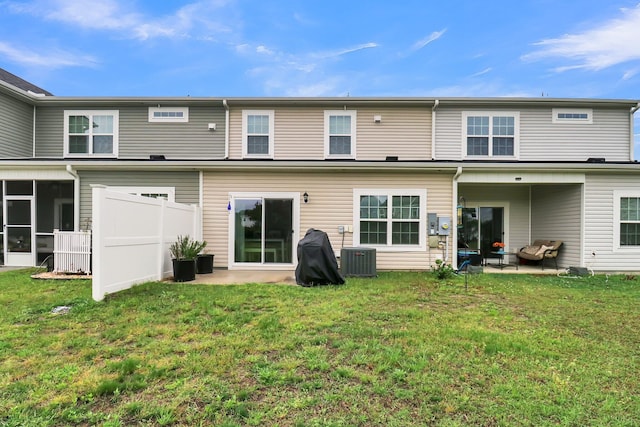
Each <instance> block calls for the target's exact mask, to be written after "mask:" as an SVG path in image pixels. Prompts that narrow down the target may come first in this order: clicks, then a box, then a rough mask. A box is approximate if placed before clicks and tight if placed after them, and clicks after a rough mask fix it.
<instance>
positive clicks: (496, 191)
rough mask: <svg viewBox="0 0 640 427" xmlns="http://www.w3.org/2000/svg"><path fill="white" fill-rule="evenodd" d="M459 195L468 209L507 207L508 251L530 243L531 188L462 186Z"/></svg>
mask: <svg viewBox="0 0 640 427" xmlns="http://www.w3.org/2000/svg"><path fill="white" fill-rule="evenodd" d="M458 195H459V196H460V197H463V198H464V205H465V206H466V207H468V208H474V207H494V206H497V207H499V206H505V208H506V210H507V212H505V214H508V217H507V218H505V219H506V220H507V221H508V223H506V224H505V226H506V228H507V229H506V230H505V232H506V233H508V234H507V236H508V237H507V240H506V241H505V242H504V243H505V244H506V248H507V250H510V251H515V250H516V249H518V248H521V247H522V246H524V245H526V244H527V242H528V241H529V187H528V186H521V185H495V184H482V185H473V184H460V186H459V187H458Z"/></svg>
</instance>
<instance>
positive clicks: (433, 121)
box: [431, 99, 440, 160]
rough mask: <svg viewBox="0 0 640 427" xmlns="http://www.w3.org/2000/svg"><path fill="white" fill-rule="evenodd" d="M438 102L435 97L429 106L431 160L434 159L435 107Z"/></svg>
mask: <svg viewBox="0 0 640 427" xmlns="http://www.w3.org/2000/svg"><path fill="white" fill-rule="evenodd" d="M439 104H440V100H439V99H436V100H435V101H434V102H433V107H432V108H431V160H435V159H436V109H437V108H438V105H439Z"/></svg>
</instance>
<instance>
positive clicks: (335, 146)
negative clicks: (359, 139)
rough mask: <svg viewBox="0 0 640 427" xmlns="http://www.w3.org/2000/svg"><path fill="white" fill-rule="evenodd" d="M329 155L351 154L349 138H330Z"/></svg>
mask: <svg viewBox="0 0 640 427" xmlns="http://www.w3.org/2000/svg"><path fill="white" fill-rule="evenodd" d="M329 154H351V137H350V136H330V137H329Z"/></svg>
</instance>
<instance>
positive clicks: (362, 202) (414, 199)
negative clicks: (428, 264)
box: [354, 189, 427, 250]
mask: <svg viewBox="0 0 640 427" xmlns="http://www.w3.org/2000/svg"><path fill="white" fill-rule="evenodd" d="M426 199H427V194H426V191H425V190H416V189H407V190H402V189H398V190H354V205H355V206H354V212H357V214H356V215H355V218H354V222H355V224H357V225H356V227H355V233H354V242H357V243H358V244H359V245H368V246H385V247H387V248H396V249H403V250H412V249H415V250H418V249H423V248H424V246H425V241H426V237H425V233H426V230H427V227H426V206H425V203H426Z"/></svg>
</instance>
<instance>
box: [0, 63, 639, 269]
mask: <svg viewBox="0 0 640 427" xmlns="http://www.w3.org/2000/svg"><path fill="white" fill-rule="evenodd" d="M2 76H3V74H2V73H0V78H2ZM14 77H15V76H14ZM3 80H4V81H0V157H1V159H0V179H2V182H3V186H2V190H3V193H2V194H3V218H4V225H5V227H4V233H3V236H2V239H1V240H2V243H3V245H4V246H3V247H2V251H1V252H2V253H3V254H4V255H5V262H6V263H7V264H14V265H32V264H36V263H38V262H40V261H41V260H42V259H43V257H46V255H47V254H48V253H49V252H50V247H51V244H50V242H51V240H52V237H51V236H52V231H53V229H54V228H62V229H65V228H71V229H76V230H78V229H84V228H87V227H90V224H88V221H87V219H88V218H90V217H91V193H90V185H91V184H103V185H107V186H109V187H114V188H115V187H117V188H119V189H120V190H121V191H127V192H135V193H138V194H145V195H150V196H157V195H163V196H164V197H167V198H169V199H171V200H175V201H177V202H182V203H188V204H199V205H201V206H202V208H203V236H204V238H205V239H206V240H207V241H208V243H209V246H208V247H209V248H210V249H211V250H212V251H213V252H214V253H215V255H216V257H215V262H216V267H222V268H231V269H252V268H254V269H293V268H294V267H295V265H296V263H297V259H296V245H297V242H298V240H299V239H300V238H301V237H302V236H303V235H304V233H305V232H306V230H307V229H309V228H318V229H321V230H324V231H326V232H327V233H328V234H329V237H330V239H331V242H332V244H333V247H334V250H336V252H339V250H340V248H342V247H351V246H364V247H374V248H376V250H377V251H376V252H377V254H376V256H377V267H378V269H428V268H430V266H431V265H433V263H434V262H435V260H436V259H437V258H441V257H444V258H445V259H446V260H447V261H448V262H451V263H453V264H455V263H456V261H457V260H456V256H455V254H456V248H457V247H458V246H460V247H462V245H463V243H464V244H466V245H468V246H470V247H475V248H478V249H481V250H483V251H484V252H485V253H486V252H489V251H490V249H489V248H490V246H491V244H492V243H493V242H495V241H501V242H504V243H505V245H506V247H507V250H511V251H513V250H516V249H517V248H519V247H521V246H524V245H526V244H527V243H530V242H532V241H533V240H535V239H555V240H562V241H563V242H564V245H563V247H562V250H561V252H560V256H559V259H558V264H559V265H560V266H563V267H566V266H570V265H571V266H574V265H575V266H588V267H591V268H593V269H595V270H602V271H607V270H608V271H624V270H637V268H638V267H637V262H638V261H637V260H638V259H640V166H639V165H638V164H637V163H636V162H635V161H634V160H633V157H634V155H633V115H634V113H635V111H636V109H637V108H638V105H639V104H638V101H635V100H602V99H553V98H544V97H543V98H531V99H524V98H518V99H511V98H440V99H435V98H351V97H346V98H227V99H222V98H191V97H185V98H146V97H145V98H138V97H136V98H96V97H82V98H70V97H57V96H52V95H50V94H45V95H44V96H43V95H36V94H35V93H38V88H36V87H34V86H33V85H30V86H31V87H30V88H29V89H27V88H26V86H20V85H18V84H17V83H16V80H14V79H6V78H5V79H3ZM20 80H21V79H20ZM34 89H36V90H34ZM40 93H44V91H42V90H40ZM114 214H117V213H114ZM430 214H431V215H430ZM458 214H459V215H460V217H461V218H463V219H464V220H463V221H462V224H461V225H460V226H457V224H456V222H457V217H458ZM438 218H439V220H440V222H441V224H440V225H442V224H444V223H445V222H447V223H449V224H450V227H448V228H445V227H440V226H439V224H438V223H437V222H438ZM122 220H123V221H126V218H123V219H122ZM432 222H433V224H432ZM71 224H72V225H71ZM432 230H433V233H432ZM343 231H344V232H343ZM431 234H433V235H431ZM459 238H460V240H461V241H460V242H459V241H458V239H459ZM27 240H28V241H29V244H28V245H27V243H26V242H27ZM462 240H464V242H463V241H462Z"/></svg>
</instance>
